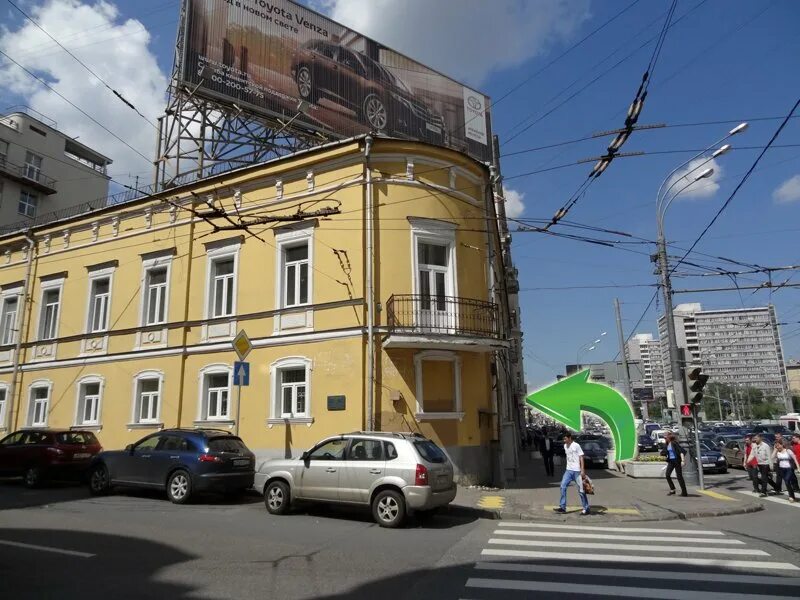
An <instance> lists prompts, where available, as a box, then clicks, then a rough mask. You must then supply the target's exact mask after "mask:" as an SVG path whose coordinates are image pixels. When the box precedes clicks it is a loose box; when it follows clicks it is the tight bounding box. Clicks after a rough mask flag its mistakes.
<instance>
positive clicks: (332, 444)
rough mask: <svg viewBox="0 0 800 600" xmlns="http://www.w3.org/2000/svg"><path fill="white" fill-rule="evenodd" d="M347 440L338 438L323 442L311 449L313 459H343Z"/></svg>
mask: <svg viewBox="0 0 800 600" xmlns="http://www.w3.org/2000/svg"><path fill="white" fill-rule="evenodd" d="M346 448H347V440H342V439H337V440H330V441H328V442H323V443H322V444H320V445H319V446H317V447H316V448H314V449H313V450H312V451H311V454H310V455H309V456H310V458H311V459H312V460H343V459H344V451H345V449H346Z"/></svg>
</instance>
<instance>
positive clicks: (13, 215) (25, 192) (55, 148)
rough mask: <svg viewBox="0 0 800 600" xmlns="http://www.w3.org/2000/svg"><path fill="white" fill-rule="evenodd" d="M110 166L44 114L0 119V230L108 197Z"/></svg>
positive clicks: (19, 113)
mask: <svg viewBox="0 0 800 600" xmlns="http://www.w3.org/2000/svg"><path fill="white" fill-rule="evenodd" d="M34 115H35V116H34ZM110 164H111V159H109V158H107V157H105V156H103V155H102V154H100V153H99V152H96V151H95V150H92V149H91V148H89V147H88V146H85V145H83V144H81V143H80V142H78V141H77V140H75V139H73V138H71V137H69V136H67V135H65V134H64V133H62V132H61V131H59V130H58V129H56V123H55V122H54V121H51V120H50V119H48V118H47V117H45V116H44V115H39V114H38V113H35V112H34V111H32V110H30V109H23V110H19V111H16V112H10V113H7V114H4V115H0V230H9V229H10V228H13V227H14V226H15V225H16V224H20V227H22V226H24V224H25V222H31V223H33V221H34V219H35V218H36V217H37V216H40V215H42V214H44V213H50V212H53V211H57V210H61V209H64V208H69V207H73V206H77V205H79V204H84V203H85V202H89V201H91V200H98V199H99V198H105V197H106V196H108V182H109V177H108V174H107V173H106V170H107V167H108V165H110Z"/></svg>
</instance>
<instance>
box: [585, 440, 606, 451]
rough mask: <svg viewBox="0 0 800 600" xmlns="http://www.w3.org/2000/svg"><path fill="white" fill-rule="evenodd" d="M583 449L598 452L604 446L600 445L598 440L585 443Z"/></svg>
mask: <svg viewBox="0 0 800 600" xmlns="http://www.w3.org/2000/svg"><path fill="white" fill-rule="evenodd" d="M583 449H584V450H589V451H591V452H598V451H600V450H602V448H601V447H600V444H598V443H597V442H586V443H585V444H584V445H583Z"/></svg>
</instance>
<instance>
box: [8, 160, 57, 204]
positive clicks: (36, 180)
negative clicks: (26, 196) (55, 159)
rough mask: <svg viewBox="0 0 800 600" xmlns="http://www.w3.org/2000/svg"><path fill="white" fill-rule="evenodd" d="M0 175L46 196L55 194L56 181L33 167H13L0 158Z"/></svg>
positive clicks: (13, 165)
mask: <svg viewBox="0 0 800 600" xmlns="http://www.w3.org/2000/svg"><path fill="white" fill-rule="evenodd" d="M0 175H5V176H6V177H10V178H11V179H13V180H14V181H18V182H20V183H22V184H24V185H27V186H29V187H32V188H34V189H35V190H37V191H39V192H42V193H43V194H47V195H48V196H50V195H52V194H55V193H56V180H55V179H51V178H50V177H46V176H45V175H43V174H42V172H41V170H39V169H38V168H37V167H35V166H33V165H22V166H20V165H15V164H13V163H10V162H8V161H7V160H6V159H5V157H4V156H0Z"/></svg>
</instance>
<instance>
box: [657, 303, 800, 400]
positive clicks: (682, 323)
mask: <svg viewBox="0 0 800 600" xmlns="http://www.w3.org/2000/svg"><path fill="white" fill-rule="evenodd" d="M674 313H675V333H676V337H677V342H678V347H680V348H684V349H685V350H686V355H687V360H688V361H690V362H691V363H692V364H699V365H702V366H703V368H704V370H705V372H706V373H707V374H708V375H710V377H711V381H716V382H720V383H725V384H728V385H739V386H744V387H749V388H755V389H758V390H761V391H762V392H763V393H764V395H766V396H772V397H774V398H776V399H778V400H780V401H783V402H785V403H788V402H790V397H789V385H788V380H787V375H786V366H785V364H784V360H783V349H782V348H781V340H780V335H779V332H778V320H777V317H776V316H775V307H774V306H772V305H769V306H761V307H757V308H735V309H723V310H702V306H701V305H700V304H697V303H691V304H679V305H678V306H676V307H675V310H674ZM658 328H659V333H660V336H661V348H662V357H663V358H664V365H668V364H669V348H668V343H667V330H666V319H665V317H664V315H661V317H660V318H659V320H658ZM664 374H665V381H666V384H667V386H670V385H671V381H672V377H671V375H670V371H669V369H668V368H665V369H664Z"/></svg>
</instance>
